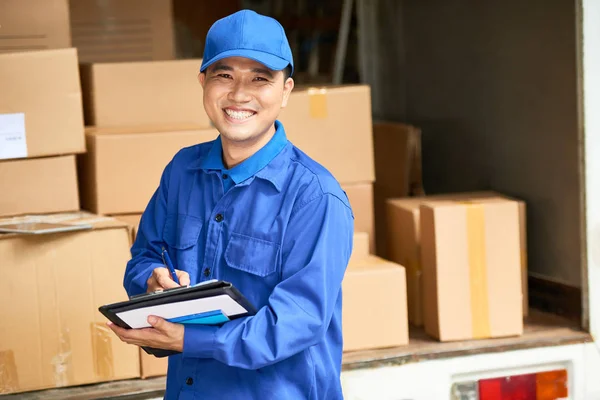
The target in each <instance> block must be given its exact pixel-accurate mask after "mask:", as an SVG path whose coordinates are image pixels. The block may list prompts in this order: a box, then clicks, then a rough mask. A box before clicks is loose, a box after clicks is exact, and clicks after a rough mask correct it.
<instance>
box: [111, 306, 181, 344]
mask: <svg viewBox="0 0 600 400" xmlns="http://www.w3.org/2000/svg"><path fill="white" fill-rule="evenodd" d="M148 323H149V324H150V325H152V328H141V329H123V328H120V327H118V326H116V325H115V324H113V323H112V322H108V323H107V325H108V327H109V328H110V329H112V331H113V332H114V333H115V334H116V335H117V336H118V337H119V339H121V341H123V342H125V343H128V344H134V345H136V346H140V347H141V346H148V347H154V348H155V349H163V350H174V351H179V352H182V351H183V334H184V331H185V328H184V326H183V325H182V324H174V323H172V322H168V321H165V320H164V319H162V318H159V317H155V316H152V315H151V316H149V317H148Z"/></svg>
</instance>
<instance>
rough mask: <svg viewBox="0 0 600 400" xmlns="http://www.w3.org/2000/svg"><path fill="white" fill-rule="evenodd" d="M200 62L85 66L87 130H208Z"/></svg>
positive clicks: (209, 124)
mask: <svg viewBox="0 0 600 400" xmlns="http://www.w3.org/2000/svg"><path fill="white" fill-rule="evenodd" d="M201 64H202V60H199V59H190V60H173V61H147V62H120V63H97V64H84V65H82V66H81V84H82V87H83V93H84V98H83V100H84V109H85V121H86V125H94V126H99V127H127V126H130V127H131V126H140V125H145V126H171V125H181V124H187V125H195V126H198V127H200V128H210V126H211V123H210V120H209V119H208V116H207V115H206V113H205V112H204V103H203V100H202V86H200V83H199V82H198V72H199V71H200V65H201Z"/></svg>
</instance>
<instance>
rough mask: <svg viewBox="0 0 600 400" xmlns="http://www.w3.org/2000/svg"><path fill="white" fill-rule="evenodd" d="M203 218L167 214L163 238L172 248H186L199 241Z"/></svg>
mask: <svg viewBox="0 0 600 400" xmlns="http://www.w3.org/2000/svg"><path fill="white" fill-rule="evenodd" d="M201 230H202V220H201V219H200V218H196V217H192V216H189V215H183V214H171V215H167V219H166V221H165V227H164V229H163V240H164V241H165V242H166V243H167V244H168V245H169V246H170V247H172V248H174V249H178V250H184V249H187V248H190V247H192V246H194V245H195V244H196V243H198V237H199V236H200V231H201Z"/></svg>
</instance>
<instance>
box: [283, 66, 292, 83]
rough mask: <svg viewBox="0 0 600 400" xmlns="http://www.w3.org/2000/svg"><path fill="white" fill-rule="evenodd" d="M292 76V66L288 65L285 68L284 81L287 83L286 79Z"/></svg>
mask: <svg viewBox="0 0 600 400" xmlns="http://www.w3.org/2000/svg"><path fill="white" fill-rule="evenodd" d="M290 76H292V66H291V65H288V66H287V67H285V68H284V69H283V82H284V83H285V81H287V78H289V77H290Z"/></svg>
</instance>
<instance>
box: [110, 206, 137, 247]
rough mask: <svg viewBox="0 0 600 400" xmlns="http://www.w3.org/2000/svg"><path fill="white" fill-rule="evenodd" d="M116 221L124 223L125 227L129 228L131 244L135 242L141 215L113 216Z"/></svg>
mask: <svg viewBox="0 0 600 400" xmlns="http://www.w3.org/2000/svg"><path fill="white" fill-rule="evenodd" d="M114 217H115V218H116V219H118V220H119V221H122V222H125V223H126V224H127V225H129V226H130V227H131V232H132V243H133V242H134V241H135V237H136V236H137V232H138V228H139V225H140V219H142V214H141V213H139V214H125V215H114Z"/></svg>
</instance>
